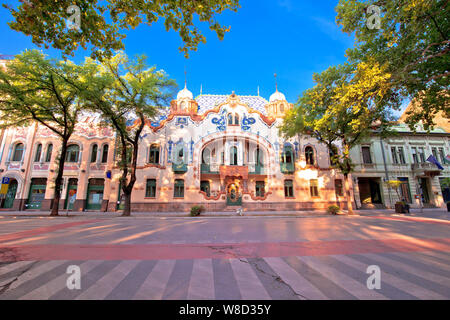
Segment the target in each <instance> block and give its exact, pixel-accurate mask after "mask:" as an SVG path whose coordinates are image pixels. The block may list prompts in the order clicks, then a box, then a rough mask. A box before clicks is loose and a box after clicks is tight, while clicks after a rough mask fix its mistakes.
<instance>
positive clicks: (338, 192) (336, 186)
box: [334, 179, 344, 197]
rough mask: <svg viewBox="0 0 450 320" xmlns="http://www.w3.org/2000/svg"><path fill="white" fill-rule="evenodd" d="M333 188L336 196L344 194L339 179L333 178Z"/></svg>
mask: <svg viewBox="0 0 450 320" xmlns="http://www.w3.org/2000/svg"><path fill="white" fill-rule="evenodd" d="M334 190H336V196H338V197H342V196H344V188H343V187H342V180H341V179H336V180H334Z"/></svg>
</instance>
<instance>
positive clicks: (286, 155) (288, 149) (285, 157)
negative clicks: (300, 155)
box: [281, 146, 294, 163]
mask: <svg viewBox="0 0 450 320" xmlns="http://www.w3.org/2000/svg"><path fill="white" fill-rule="evenodd" d="M293 156H294V153H293V152H292V146H285V147H284V150H283V154H282V156H281V162H283V163H293V162H294V159H293Z"/></svg>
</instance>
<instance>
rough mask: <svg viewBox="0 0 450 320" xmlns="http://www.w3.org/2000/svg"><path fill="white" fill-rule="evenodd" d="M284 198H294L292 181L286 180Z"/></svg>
mask: <svg viewBox="0 0 450 320" xmlns="http://www.w3.org/2000/svg"><path fill="white" fill-rule="evenodd" d="M284 196H285V197H286V198H293V197H294V185H293V183H292V180H284Z"/></svg>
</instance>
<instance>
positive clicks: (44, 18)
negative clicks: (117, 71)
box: [3, 0, 239, 58]
mask: <svg viewBox="0 0 450 320" xmlns="http://www.w3.org/2000/svg"><path fill="white" fill-rule="evenodd" d="M20 2H21V3H22V4H20V5H18V6H17V7H14V6H12V5H7V4H3V6H4V7H5V8H7V9H8V10H9V11H10V12H11V14H12V16H13V17H14V21H12V22H9V23H8V24H9V26H10V27H11V29H13V30H16V31H20V32H23V33H24V34H26V35H29V36H31V37H32V41H33V43H35V44H37V45H44V46H45V47H46V48H48V47H49V46H50V45H51V46H53V47H54V48H56V49H60V50H62V52H63V54H64V55H66V56H67V55H73V53H74V51H75V50H77V49H78V48H79V47H80V46H81V47H82V48H84V49H86V48H87V45H88V44H90V45H92V47H93V50H92V57H95V58H99V57H101V56H103V55H106V56H111V55H112V53H113V51H114V50H119V49H124V44H123V39H124V38H125V34H124V32H123V31H124V29H134V28H136V27H137V26H139V25H140V24H147V25H151V24H152V23H154V22H157V21H158V20H160V19H162V20H163V21H164V26H165V28H166V30H167V31H169V30H174V31H176V32H178V34H179V35H180V37H181V40H182V41H183V46H181V47H180V51H182V52H184V54H185V56H188V53H189V51H191V50H196V49H197V47H198V45H199V43H205V42H206V38H205V36H204V35H203V34H202V32H201V31H200V29H199V28H198V27H197V26H196V25H195V23H196V22H195V20H198V21H199V22H206V23H208V24H209V28H210V29H211V30H213V31H215V32H216V34H217V36H218V37H219V39H221V40H222V39H223V37H224V35H225V33H226V32H228V31H229V30H230V27H225V26H222V25H221V24H220V23H219V22H218V21H217V20H216V15H218V14H221V13H222V12H223V11H225V10H231V11H235V12H236V11H237V10H238V8H239V0H183V1H179V0H158V1H149V0H147V1H142V0H107V1H99V0H77V1H72V0H62V1H54V0H41V1H31V2H30V1H27V0H21V1H20ZM71 5H76V6H78V8H79V9H80V12H79V13H80V16H79V21H80V22H81V25H80V30H76V29H68V28H67V25H66V20H67V19H68V18H69V17H71V16H72V12H71V11H69V12H68V8H69V6H71Z"/></svg>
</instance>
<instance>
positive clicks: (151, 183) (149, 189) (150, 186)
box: [145, 179, 156, 198]
mask: <svg viewBox="0 0 450 320" xmlns="http://www.w3.org/2000/svg"><path fill="white" fill-rule="evenodd" d="M145 196H146V197H147V198H156V179H147V186H146V188H145Z"/></svg>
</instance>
